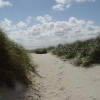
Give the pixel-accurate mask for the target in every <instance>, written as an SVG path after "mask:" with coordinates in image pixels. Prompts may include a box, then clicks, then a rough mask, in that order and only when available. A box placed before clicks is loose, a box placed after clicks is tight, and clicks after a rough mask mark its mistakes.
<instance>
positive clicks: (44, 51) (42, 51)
mask: <svg viewBox="0 0 100 100" xmlns="http://www.w3.org/2000/svg"><path fill="white" fill-rule="evenodd" d="M33 52H34V53H36V54H46V53H47V52H48V51H47V49H46V48H39V49H35V50H33Z"/></svg>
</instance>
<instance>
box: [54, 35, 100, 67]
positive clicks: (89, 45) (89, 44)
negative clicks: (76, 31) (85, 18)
mask: <svg viewBox="0 0 100 100" xmlns="http://www.w3.org/2000/svg"><path fill="white" fill-rule="evenodd" d="M52 53H53V54H55V55H57V56H60V57H64V58H66V59H71V58H75V59H74V63H75V64H76V65H80V64H81V65H83V66H89V65H91V64H94V63H100V37H99V36H98V37H97V38H94V39H89V40H86V41H76V42H74V43H71V44H65V45H61V44H60V45H58V46H57V47H55V48H54V49H53V51H52Z"/></svg>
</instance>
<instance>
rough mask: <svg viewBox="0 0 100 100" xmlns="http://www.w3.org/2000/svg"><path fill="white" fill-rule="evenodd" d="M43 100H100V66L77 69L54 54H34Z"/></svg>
mask: <svg viewBox="0 0 100 100" xmlns="http://www.w3.org/2000/svg"><path fill="white" fill-rule="evenodd" d="M31 56H32V58H33V60H34V62H35V63H36V64H37V65H38V68H37V70H38V73H39V74H40V75H41V76H42V78H39V77H38V78H37V79H36V81H37V84H38V85H39V87H40V88H39V89H40V94H41V100H100V66H95V67H92V68H88V69H85V68H82V67H75V66H74V65H72V64H70V63H69V62H68V61H66V62H63V61H61V60H60V59H59V58H57V57H55V56H53V55H52V54H41V55H40V54H32V55H31Z"/></svg>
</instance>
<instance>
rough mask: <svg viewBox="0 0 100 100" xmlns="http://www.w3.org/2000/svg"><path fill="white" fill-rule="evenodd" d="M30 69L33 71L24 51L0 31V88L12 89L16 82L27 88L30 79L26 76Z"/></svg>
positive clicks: (32, 66)
mask: <svg viewBox="0 0 100 100" xmlns="http://www.w3.org/2000/svg"><path fill="white" fill-rule="evenodd" d="M31 68H33V71H35V69H34V65H32V64H31V61H30V59H29V56H28V54H27V52H26V51H25V49H24V48H23V47H21V46H19V45H18V44H16V43H14V42H12V41H11V40H9V39H8V37H7V36H6V35H5V33H4V32H3V31H2V30H0V86H2V85H7V86H10V87H13V86H14V85H15V82H16V81H20V82H22V83H24V84H26V85H27V86H28V84H29V83H30V79H29V78H28V76H27V74H28V72H29V70H30V69H31Z"/></svg>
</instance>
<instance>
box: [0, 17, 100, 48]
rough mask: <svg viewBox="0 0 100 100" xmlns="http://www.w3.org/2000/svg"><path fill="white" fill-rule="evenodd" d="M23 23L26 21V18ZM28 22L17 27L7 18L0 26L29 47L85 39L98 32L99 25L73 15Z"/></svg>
mask: <svg viewBox="0 0 100 100" xmlns="http://www.w3.org/2000/svg"><path fill="white" fill-rule="evenodd" d="M41 17H42V16H41ZM49 17H50V16H49ZM43 18H44V17H43ZM50 18H51V17H50ZM47 19H49V18H47ZM50 20H51V19H50ZM30 22H31V21H30ZM23 23H26V20H25V21H23ZM28 24H29V23H28ZM28 24H27V26H26V28H22V27H18V25H17V24H13V22H12V21H10V20H8V19H7V18H6V19H4V20H3V21H1V22H0V26H2V27H3V28H5V30H6V31H7V32H8V33H9V34H8V36H9V37H10V38H11V39H13V40H14V41H16V42H17V43H20V44H22V45H23V46H24V47H26V48H31V49H33V48H37V47H45V46H50V45H56V44H59V43H69V42H73V41H76V40H85V39H88V38H92V37H95V36H97V35H99V34H100V26H95V25H94V23H93V22H92V21H85V20H79V19H77V18H75V17H70V18H69V19H68V20H66V21H53V19H52V20H51V21H48V20H47V21H46V22H43V23H39V24H35V25H32V26H30V25H28Z"/></svg>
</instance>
